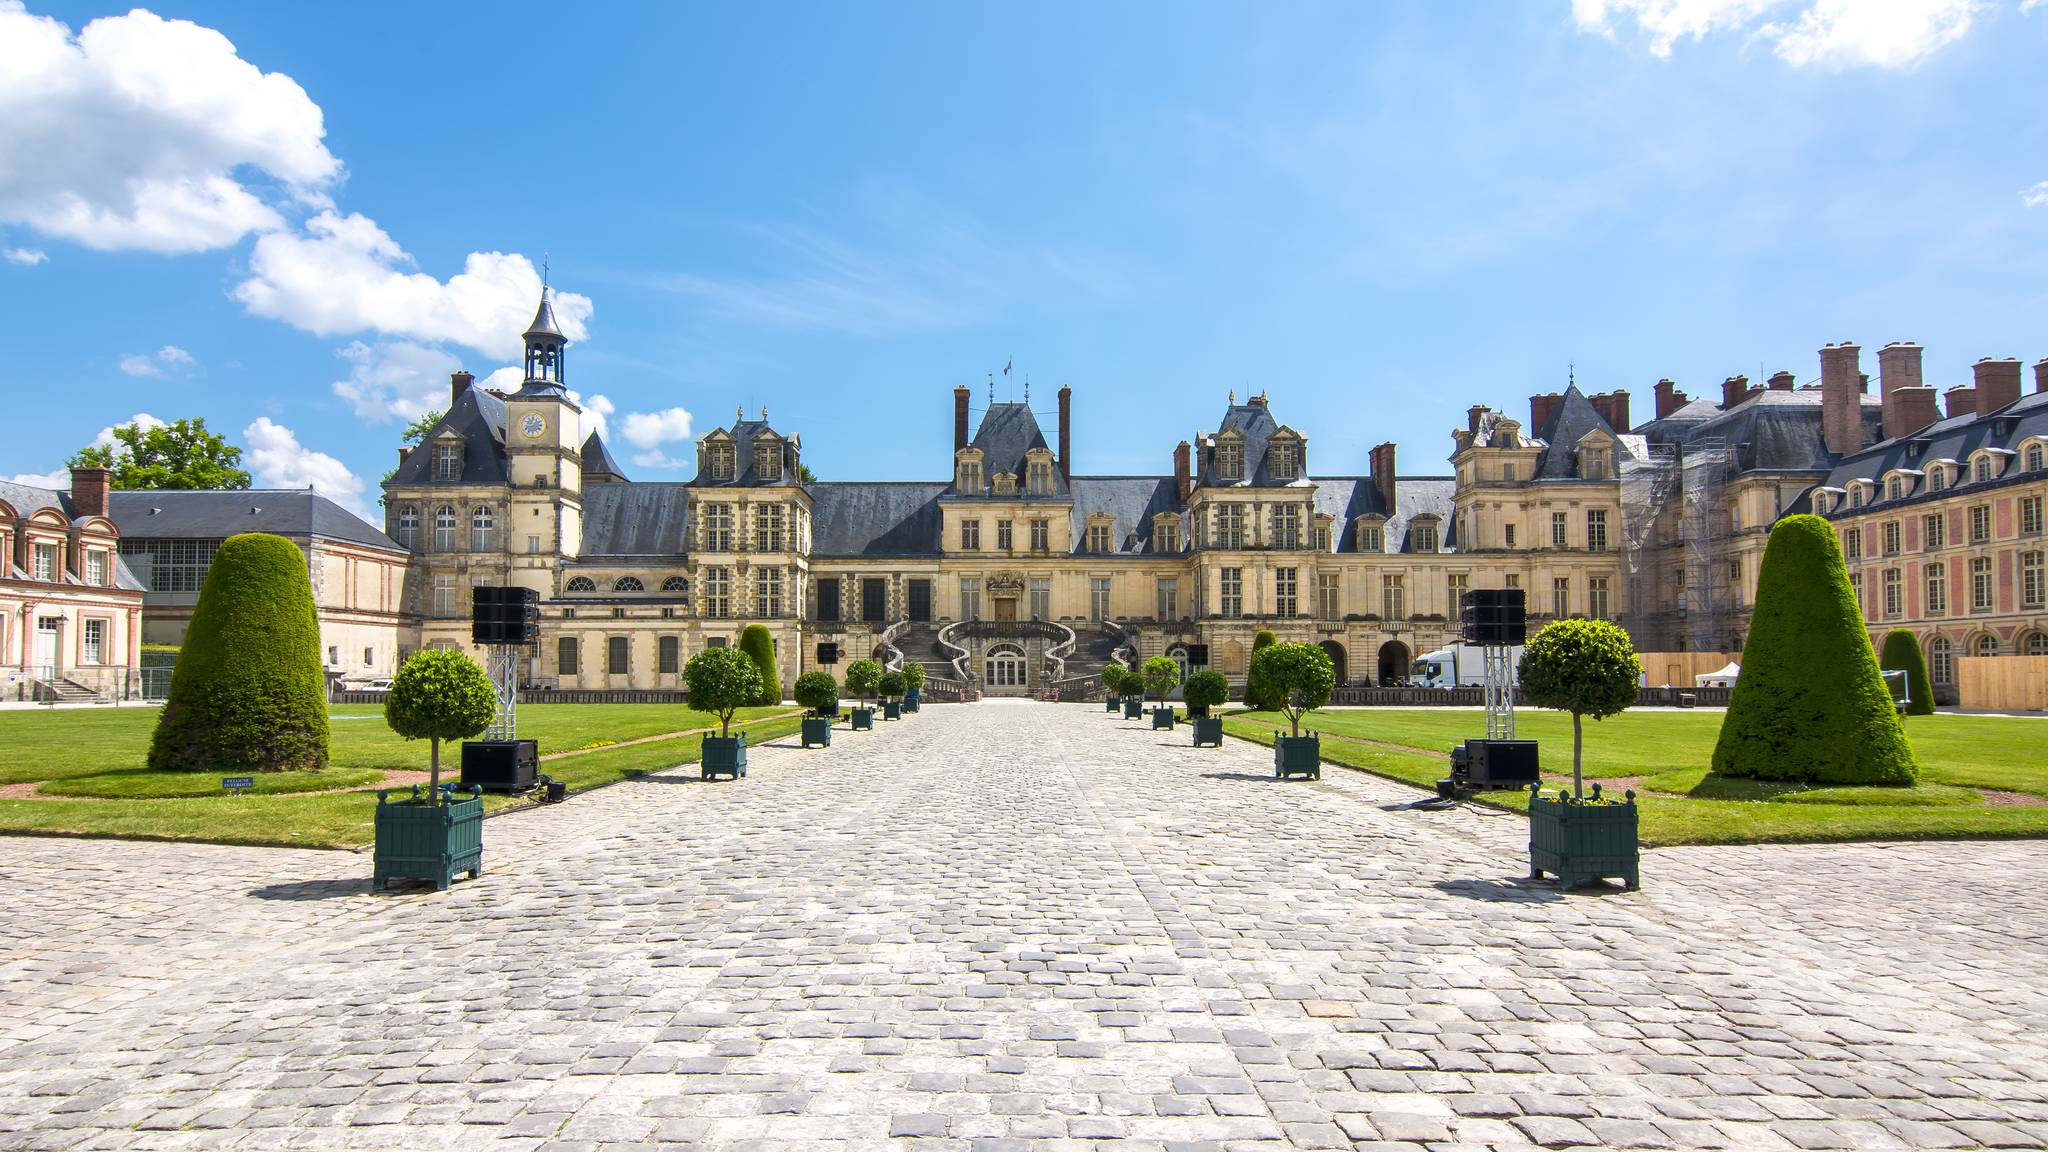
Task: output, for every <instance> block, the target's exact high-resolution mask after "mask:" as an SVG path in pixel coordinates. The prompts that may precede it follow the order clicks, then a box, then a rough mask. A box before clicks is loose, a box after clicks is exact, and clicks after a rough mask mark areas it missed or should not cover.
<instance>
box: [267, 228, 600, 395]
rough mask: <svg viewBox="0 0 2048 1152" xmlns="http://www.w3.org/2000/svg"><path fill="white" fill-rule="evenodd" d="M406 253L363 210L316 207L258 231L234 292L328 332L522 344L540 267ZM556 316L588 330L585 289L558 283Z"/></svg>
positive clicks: (503, 352) (573, 330) (487, 349)
mask: <svg viewBox="0 0 2048 1152" xmlns="http://www.w3.org/2000/svg"><path fill="white" fill-rule="evenodd" d="M412 263H413V260H412V257H411V256H409V255H407V254H406V252H405V250H404V249H402V248H400V247H399V246H398V243H397V242H396V241H394V240H393V239H392V238H391V237H390V236H389V235H388V234H386V233H385V232H384V230H383V229H381V228H379V227H377V225H376V223H375V222H374V221H372V220H371V219H369V218H368V217H366V216H362V215H360V214H356V213H350V214H349V215H346V216H344V215H341V214H340V213H338V212H334V211H331V210H330V211H322V212H318V213H316V214H314V216H313V217H312V218H311V219H309V220H307V221H306V225H305V229H304V230H303V231H300V232H272V233H269V234H267V235H265V236H262V237H260V238H258V240H257V241H256V250H255V251H254V252H253V253H252V254H251V255H250V258H249V268H250V272H251V275H250V277H249V279H247V280H244V281H243V282H242V283H240V284H238V285H236V286H235V289H234V295H235V298H236V299H238V300H240V301H241V302H242V303H243V305H244V306H246V307H247V308H248V309H249V311H250V312H252V313H254V314H256V315H258V316H268V317H271V318H273V319H277V320H282V321H284V322H285V323H287V324H290V325H292V326H293V327H295V328H302V329H304V330H306V331H308V332H312V333H316V334H318V335H322V336H327V335H333V334H336V333H342V332H361V331H364V330H370V331H376V332H381V333H384V334H386V335H389V336H397V337H402V338H406V339H410V340H418V341H448V342H452V343H456V344H462V345H466V346H467V347H470V348H474V349H476V350H477V351H479V352H482V353H484V354H486V355H488V356H495V357H505V358H511V357H516V356H518V355H520V354H521V352H522V350H523V345H522V344H521V342H520V333H522V332H524V331H526V326H527V325H528V324H529V323H531V322H532V320H533V311H534V307H535V306H536V305H537V304H538V303H539V301H540V291H541V283H540V272H539V270H538V269H536V268H535V267H534V266H533V261H531V260H528V259H527V258H526V257H524V256H521V255H519V254H518V253H505V252H472V253H470V254H469V257H468V259H467V260H465V261H464V263H463V270H462V271H461V272H458V273H456V274H455V275H454V276H451V277H449V278H448V279H447V280H445V281H444V280H439V279H436V278H435V277H433V276H430V275H428V274H426V273H424V272H418V271H411V270H409V269H411V267H412ZM554 300H555V319H556V321H557V322H558V323H559V324H560V325H561V328H562V334H563V335H564V336H567V337H568V338H569V339H571V340H581V339H583V338H584V336H585V335H586V331H587V330H586V327H585V323H584V322H585V321H586V320H588V319H589V318H590V313H591V303H590V298H589V297H588V296H582V295H579V294H577V293H574V292H556V293H555V294H554Z"/></svg>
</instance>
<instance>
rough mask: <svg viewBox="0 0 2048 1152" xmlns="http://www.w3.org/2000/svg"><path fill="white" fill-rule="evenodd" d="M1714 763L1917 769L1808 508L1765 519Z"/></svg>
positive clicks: (1774, 773)
mask: <svg viewBox="0 0 2048 1152" xmlns="http://www.w3.org/2000/svg"><path fill="white" fill-rule="evenodd" d="M1714 771H1715V772H1717V773H1720V774H1721V775H1723V776H1751V777H1755V778H1757V779H1759V780H1805V781H1812V782H1814V783H1820V784H1910V783H1912V782H1913V779H1914V777H1915V775H1916V774H1917V771H1916V769H1915V767H1914V764H1913V749H1912V746H1911V745H1909V744H1908V743H1907V742H1906V730H1905V727H1904V726H1903V725H1902V724H1900V723H1899V716H1898V712H1897V710H1896V709H1894V708H1893V706H1892V698H1891V694H1890V693H1889V692H1887V691H1885V687H1884V678H1883V677H1882V676H1880V675H1879V674H1878V670H1877V653H1876V651H1875V650H1873V649H1872V648H1871V647H1870V634H1869V633H1868V632H1866V631H1864V624H1863V612H1862V610H1861V609H1860V608H1858V607H1857V604H1856V596H1855V593H1854V592H1852V591H1851V590H1850V588H1849V573H1848V571H1847V570H1846V569H1844V568H1843V566H1842V551H1841V548H1840V546H1839V545H1837V544H1836V542H1835V533H1834V530H1833V529H1832V528H1830V527H1828V522H1827V521H1826V520H1823V519H1821V518H1820V517H1818V516H1787V517H1786V518H1785V519H1783V520H1780V521H1778V525H1777V527H1775V528H1773V529H1771V541H1770V543H1769V544H1768V545H1767V546H1766V547H1765V548H1764V562H1763V568H1762V570H1761V571H1759V572H1758V573H1757V583H1756V609H1755V614H1754V615H1753V617H1752V618H1751V623H1750V627H1749V643H1748V644H1747V645H1745V646H1744V648H1743V652H1742V675H1741V677H1740V678H1739V679H1737V680H1736V681H1735V694H1734V696H1733V698H1732V699H1731V700H1730V701H1729V704H1728V715H1727V717H1726V719H1724V720H1722V722H1721V738H1720V740H1719V742H1718V743H1716V744H1715V746H1714Z"/></svg>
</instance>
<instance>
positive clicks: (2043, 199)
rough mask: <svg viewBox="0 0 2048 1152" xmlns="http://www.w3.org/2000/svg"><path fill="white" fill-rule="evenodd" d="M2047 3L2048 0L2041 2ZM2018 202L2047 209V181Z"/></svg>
mask: <svg viewBox="0 0 2048 1152" xmlns="http://www.w3.org/2000/svg"><path fill="white" fill-rule="evenodd" d="M2042 2H2043V3H2048V0H2042ZM2020 202H2021V203H2023V204H2025V205H2026V206H2027V207H2029V208H2048V180H2043V181H2041V182H2040V183H2039V184H2036V185H2034V186H2033V187H2032V188H2027V189H2023V190H2022V191H2021V192H2020Z"/></svg>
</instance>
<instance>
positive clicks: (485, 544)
mask: <svg viewBox="0 0 2048 1152" xmlns="http://www.w3.org/2000/svg"><path fill="white" fill-rule="evenodd" d="M497 523H498V520H497V517H495V516H493V515H491V510H490V509H489V508H487V507H485V506H484V505H482V504H479V505H477V506H476V507H474V508H472V509H470V510H469V550H470V551H472V552H489V551H490V550H491V529H492V528H494V527H496V526H497Z"/></svg>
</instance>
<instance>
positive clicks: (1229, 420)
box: [1200, 400, 1301, 488]
mask: <svg viewBox="0 0 2048 1152" xmlns="http://www.w3.org/2000/svg"><path fill="white" fill-rule="evenodd" d="M1232 430H1235V431H1236V432H1237V433H1238V435H1239V436H1241V437H1242V438H1243V442H1244V474H1245V477H1246V478H1245V479H1244V480H1225V479H1222V478H1221V477H1220V476H1218V475H1217V472H1216V454H1215V453H1214V452H1211V453H1209V461H1208V464H1207V466H1206V467H1204V468H1203V469H1202V470H1201V477H1200V482H1201V483H1203V484H1206V485H1209V486H1211V487H1217V488H1224V487H1231V486H1239V487H1252V488H1266V487H1285V486H1286V485H1289V484H1299V483H1301V481H1300V480H1275V479H1273V477H1272V476H1271V475H1270V474H1269V473H1268V472H1267V471H1266V445H1267V443H1268V442H1269V441H1271V440H1272V438H1273V433H1275V432H1278V431H1279V430H1280V422H1279V421H1277V420H1275V419H1274V418H1273V412H1272V410H1271V409H1270V408H1268V407H1267V406H1266V404H1265V402H1264V401H1263V400H1260V401H1259V402H1257V403H1246V404H1232V405H1231V406H1230V407H1228V408H1226V409H1224V411H1223V423H1221V424H1219V425H1217V428H1216V435H1217V436H1221V435H1222V434H1223V433H1225V432H1228V431H1232Z"/></svg>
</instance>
